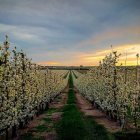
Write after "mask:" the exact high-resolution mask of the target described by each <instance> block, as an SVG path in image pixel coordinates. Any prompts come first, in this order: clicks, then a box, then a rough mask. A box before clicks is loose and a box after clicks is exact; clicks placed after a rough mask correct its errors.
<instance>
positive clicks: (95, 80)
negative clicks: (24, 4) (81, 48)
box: [0, 38, 140, 140]
mask: <svg viewBox="0 0 140 140" xmlns="http://www.w3.org/2000/svg"><path fill="white" fill-rule="evenodd" d="M9 47H10V45H9V42H8V40H7V38H6V40H5V42H4V45H3V46H2V47H1V48H0V139H1V140H8V139H14V140H16V139H19V140H20V139H21V140H45V139H47V140H52V139H53V140H94V139H97V140H113V139H117V140H125V139H127V140H129V139H130V140H133V139H140V67H139V65H136V66H134V67H127V66H117V62H118V55H117V53H116V52H112V53H111V54H109V55H108V56H106V57H105V58H104V60H103V61H102V62H100V63H99V66H96V67H91V68H89V69H86V70H85V69H84V68H83V69H81V67H79V69H77V70H74V68H71V67H66V68H65V69H64V68H63V69H62V70H57V69H56V68H54V69H49V68H47V67H42V66H39V65H37V64H35V63H32V61H31V60H30V59H29V58H28V57H27V56H26V54H25V53H24V52H23V51H20V52H18V51H17V49H16V48H14V49H13V50H12V51H11V50H10V49H9ZM136 59H137V64H138V60H139V55H137V57H136Z"/></svg>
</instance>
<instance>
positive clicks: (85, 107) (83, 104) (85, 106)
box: [76, 91, 120, 132]
mask: <svg viewBox="0 0 140 140" xmlns="http://www.w3.org/2000/svg"><path fill="white" fill-rule="evenodd" d="M76 98H77V105H78V107H79V108H80V110H81V111H82V112H83V113H84V114H85V115H86V116H92V117H93V118H94V119H95V121H96V122H98V123H99V124H102V125H104V127H105V128H107V130H108V131H109V132H117V131H119V130H120V127H119V124H118V123H117V122H113V121H111V120H108V119H107V118H106V116H105V114H104V113H102V112H101V111H99V110H97V109H95V108H94V109H93V107H92V105H91V103H89V102H88V101H87V100H86V99H85V98H84V97H83V96H82V95H81V94H79V93H78V91H77V92H76Z"/></svg>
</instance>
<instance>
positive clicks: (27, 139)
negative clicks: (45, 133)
mask: <svg viewBox="0 0 140 140" xmlns="http://www.w3.org/2000/svg"><path fill="white" fill-rule="evenodd" d="M44 139H45V138H44V137H38V138H36V137H34V136H33V134H32V133H25V134H24V135H22V136H21V140H44Z"/></svg>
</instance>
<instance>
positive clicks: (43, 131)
mask: <svg viewBox="0 0 140 140" xmlns="http://www.w3.org/2000/svg"><path fill="white" fill-rule="evenodd" d="M67 92H68V87H66V88H65V89H64V91H63V92H62V93H61V94H60V95H59V96H58V97H57V98H56V99H55V100H54V101H53V102H51V104H50V105H49V109H48V110H47V111H45V112H44V113H43V114H42V115H40V116H39V117H35V118H34V120H33V121H31V122H30V124H29V125H28V126H27V127H26V128H25V129H22V130H20V131H19V132H18V137H17V138H16V139H15V140H56V139H57V134H56V131H55V124H56V123H57V122H58V121H59V120H60V118H61V114H62V112H61V110H62V107H63V106H64V104H65V103H66V100H67Z"/></svg>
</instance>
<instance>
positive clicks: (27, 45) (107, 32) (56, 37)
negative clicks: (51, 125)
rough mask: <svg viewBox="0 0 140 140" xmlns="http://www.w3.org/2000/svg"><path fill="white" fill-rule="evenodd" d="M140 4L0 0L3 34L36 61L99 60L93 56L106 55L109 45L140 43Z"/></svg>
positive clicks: (87, 62) (130, 0) (101, 0)
mask: <svg viewBox="0 0 140 140" xmlns="http://www.w3.org/2000/svg"><path fill="white" fill-rule="evenodd" d="M139 4H140V1H138V0H123V1H122V0H117V1H115V0H107V1H104V0H94V1H93V0H86V1H85V0H40V1H37V0H30V1H29V0H22V1H19V0H12V1H11V0H0V37H1V36H4V35H5V34H8V35H9V38H10V41H12V44H14V42H15V45H16V46H17V47H18V48H20V49H23V50H25V51H26V52H27V54H28V56H29V57H32V58H33V61H35V62H57V61H56V60H58V62H59V63H60V65H79V64H84V65H92V64H94V65H96V64H97V62H95V61H94V63H93V61H92V57H93V56H90V55H92V54H94V55H97V52H98V53H99V52H100V53H99V54H98V55H99V56H98V57H100V56H104V55H105V54H106V53H107V49H108V47H109V46H110V45H111V44H112V45H113V46H122V45H131V44H132V45H133V44H140V42H139V38H140V29H139V26H140V18H139V13H140V9H139ZM105 50H106V52H104V51H105ZM130 53H131V52H129V54H130ZM82 55H86V56H87V57H91V60H90V58H86V59H83V58H82V57H81V56H82ZM98 59H99V58H98ZM98 59H97V56H96V61H97V60H98ZM54 64H55V63H54Z"/></svg>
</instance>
